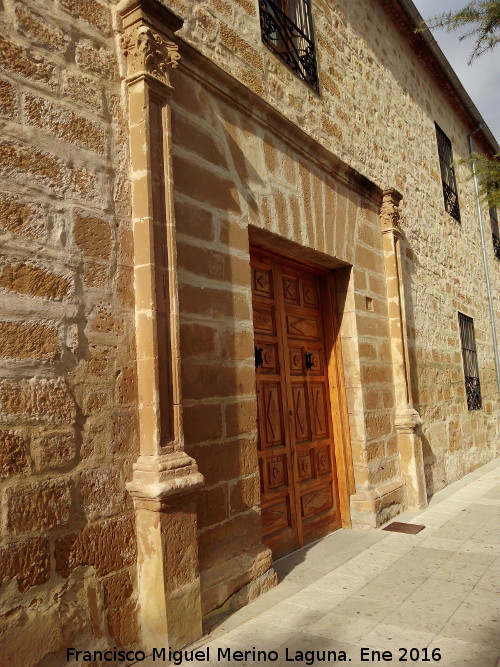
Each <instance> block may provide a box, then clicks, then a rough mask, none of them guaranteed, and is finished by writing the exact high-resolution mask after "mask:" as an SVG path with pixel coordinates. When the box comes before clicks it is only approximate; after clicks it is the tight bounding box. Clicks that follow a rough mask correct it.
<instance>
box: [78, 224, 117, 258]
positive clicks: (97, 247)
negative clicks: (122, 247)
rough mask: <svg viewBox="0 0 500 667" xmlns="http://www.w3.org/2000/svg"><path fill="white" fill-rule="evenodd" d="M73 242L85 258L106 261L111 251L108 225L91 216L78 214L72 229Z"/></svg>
mask: <svg viewBox="0 0 500 667" xmlns="http://www.w3.org/2000/svg"><path fill="white" fill-rule="evenodd" d="M73 234H74V237H75V241H76V244H77V246H78V247H79V248H80V250H81V251H82V252H83V253H84V255H85V256H87V257H92V258H94V259H108V257H109V253H110V250H111V230H110V227H109V223H108V222H106V221H105V220H101V219H100V218H95V217H93V216H83V215H80V214H78V215H77V216H76V219H75V224H74V227H73Z"/></svg>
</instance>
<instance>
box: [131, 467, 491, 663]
mask: <svg viewBox="0 0 500 667" xmlns="http://www.w3.org/2000/svg"><path fill="white" fill-rule="evenodd" d="M499 491H500V461H494V462H492V463H489V464H488V465H486V466H484V467H483V468H481V469H479V470H477V471H475V472H473V473H471V474H470V475H468V476H467V477H465V478H464V479H462V480H459V481H458V482H455V483H454V484H451V485H450V486H449V487H447V488H446V489H443V491H441V492H438V493H436V494H435V495H434V496H433V498H432V499H431V501H430V503H429V507H428V508H426V509H425V510H424V511H422V512H407V513H405V514H404V515H401V516H400V517H398V520H400V521H408V522H410V523H418V524H424V525H425V526H426V528H425V530H423V531H421V532H420V533H419V534H418V535H404V534H395V533H390V532H383V531H381V530H376V531H363V530H339V531H337V532H335V533H333V534H332V535H329V536H328V537H326V538H324V539H323V540H321V541H319V542H317V543H316V544H313V545H310V546H308V547H305V548H303V549H301V550H299V551H297V552H294V553H293V554H291V555H290V556H288V557H285V558H282V559H280V560H279V561H277V562H276V563H275V570H276V572H277V573H278V578H279V581H280V583H279V585H278V586H277V587H276V588H275V589H273V590H272V591H269V593H266V594H265V595H263V596H262V597H261V598H259V599H258V600H256V601H255V602H252V603H250V604H249V605H247V606H246V607H244V608H243V609H241V610H239V611H237V612H235V613H233V614H232V615H231V616H228V617H227V618H225V619H223V620H222V621H220V622H219V623H218V624H217V625H216V626H215V627H213V628H212V629H211V632H210V634H209V635H207V636H206V637H204V638H203V639H202V640H200V641H199V642H197V644H196V645H195V646H193V647H189V648H188V649H187V650H188V651H190V650H192V649H194V648H196V649H198V650H202V651H204V652H205V653H204V655H205V656H206V657H209V658H210V659H209V660H205V661H199V660H198V661H195V662H193V661H190V660H183V662H182V665H190V666H191V667H193V666H201V665H202V666H203V667H215V666H219V665H220V666H221V667H228V665H229V666H234V665H242V666H243V667H245V666H248V667H250V666H251V665H257V664H264V665H275V666H277V667H281V666H283V667H284V666H285V665H286V667H298V666H299V665H316V666H317V667H322V666H326V665H333V664H337V663H341V662H344V661H346V662H348V664H349V665H352V666H353V667H354V666H357V665H366V664H379V665H381V664H395V663H398V664H407V665H427V666H429V665H439V666H440V667H455V666H458V665H460V667H490V666H491V667H494V666H498V665H500V596H499V592H500V522H499V514H500V494H499ZM238 651H240V653H238ZM258 651H260V654H258ZM235 652H236V653H235ZM245 652H246V654H245ZM384 652H385V653H384ZM188 657H189V656H188ZM438 657H439V658H440V659H439V660H438ZM240 658H241V659H240ZM141 664H142V665H147V667H150V666H151V665H155V664H165V663H159V662H158V661H153V660H152V659H151V658H149V659H148V661H145V662H142V663H141Z"/></svg>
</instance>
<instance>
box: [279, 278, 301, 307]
mask: <svg viewBox="0 0 500 667" xmlns="http://www.w3.org/2000/svg"><path fill="white" fill-rule="evenodd" d="M283 297H284V299H285V302H286V303H289V304H294V305H299V281H298V280H297V279H296V278H289V277H288V276H284V277H283Z"/></svg>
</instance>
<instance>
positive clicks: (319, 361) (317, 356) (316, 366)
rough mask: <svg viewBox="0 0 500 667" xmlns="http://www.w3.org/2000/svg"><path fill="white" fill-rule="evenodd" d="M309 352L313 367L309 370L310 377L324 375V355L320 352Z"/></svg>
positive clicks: (309, 350)
mask: <svg viewBox="0 0 500 667" xmlns="http://www.w3.org/2000/svg"><path fill="white" fill-rule="evenodd" d="M307 352H308V353H309V354H310V355H311V357H310V360H311V364H312V366H311V367H310V368H309V374H310V375H323V373H324V370H325V369H324V368H323V355H322V354H321V351H320V350H311V349H308V350H307Z"/></svg>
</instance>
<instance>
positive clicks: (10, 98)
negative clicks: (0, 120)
mask: <svg viewBox="0 0 500 667" xmlns="http://www.w3.org/2000/svg"><path fill="white" fill-rule="evenodd" d="M0 115H2V116H8V117H9V118H14V117H15V116H17V100H16V91H15V88H14V86H13V85H12V84H11V83H10V82H9V81H6V80H5V79H0Z"/></svg>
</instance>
